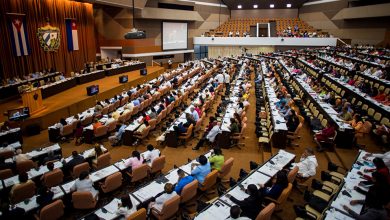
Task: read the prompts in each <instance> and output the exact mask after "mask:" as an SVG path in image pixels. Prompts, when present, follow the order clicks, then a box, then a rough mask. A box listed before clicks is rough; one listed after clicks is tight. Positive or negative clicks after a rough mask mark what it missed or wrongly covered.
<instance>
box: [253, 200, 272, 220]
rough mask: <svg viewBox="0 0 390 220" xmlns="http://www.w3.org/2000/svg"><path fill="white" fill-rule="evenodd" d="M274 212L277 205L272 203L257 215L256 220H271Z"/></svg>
mask: <svg viewBox="0 0 390 220" xmlns="http://www.w3.org/2000/svg"><path fill="white" fill-rule="evenodd" d="M274 210H275V203H273V202H271V203H270V204H268V205H267V206H266V207H264V208H263V209H262V210H261V212H260V213H259V214H258V215H257V217H256V220H270V219H271V216H272V213H273V212H274Z"/></svg>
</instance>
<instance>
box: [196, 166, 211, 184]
mask: <svg viewBox="0 0 390 220" xmlns="http://www.w3.org/2000/svg"><path fill="white" fill-rule="evenodd" d="M210 172H211V166H210V163H209V162H207V164H206V165H199V166H197V167H196V168H195V169H194V170H193V171H192V172H191V175H192V176H193V177H194V178H195V179H197V180H198V181H199V183H200V184H203V182H204V179H205V178H206V176H207V174H209V173H210Z"/></svg>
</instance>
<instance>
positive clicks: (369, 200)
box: [343, 190, 388, 220]
mask: <svg viewBox="0 0 390 220" xmlns="http://www.w3.org/2000/svg"><path fill="white" fill-rule="evenodd" d="M371 194H372V195H370V196H367V197H366V200H365V201H364V207H365V209H364V211H362V212H361V213H360V214H358V213H356V212H355V211H353V210H352V209H351V208H349V207H348V206H347V205H343V208H344V210H345V211H346V212H348V214H349V215H351V216H352V217H353V219H358V220H370V219H372V220H373V219H378V220H385V219H388V216H387V211H386V209H385V208H384V204H383V200H382V199H377V198H379V197H381V195H382V194H383V192H380V191H378V190H374V191H372V192H371ZM350 204H351V205H355V204H359V203H357V202H355V201H354V200H352V201H351V202H350Z"/></svg>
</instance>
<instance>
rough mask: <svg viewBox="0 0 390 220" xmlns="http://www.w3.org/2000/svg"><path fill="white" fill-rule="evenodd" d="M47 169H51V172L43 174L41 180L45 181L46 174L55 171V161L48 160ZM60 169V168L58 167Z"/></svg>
mask: <svg viewBox="0 0 390 220" xmlns="http://www.w3.org/2000/svg"><path fill="white" fill-rule="evenodd" d="M46 167H47V169H48V170H49V172H47V173H45V174H43V175H42V176H41V178H40V180H41V181H43V180H44V179H45V177H46V176H48V175H50V174H51V173H53V171H54V170H55V169H54V163H53V162H48V163H47V165H46ZM57 169H59V168H57Z"/></svg>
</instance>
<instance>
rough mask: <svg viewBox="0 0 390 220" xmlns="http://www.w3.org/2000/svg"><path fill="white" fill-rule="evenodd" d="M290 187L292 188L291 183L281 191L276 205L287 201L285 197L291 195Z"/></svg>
mask: <svg viewBox="0 0 390 220" xmlns="http://www.w3.org/2000/svg"><path fill="white" fill-rule="evenodd" d="M292 186H293V185H292V183H288V186H287V187H286V188H285V189H284V190H283V191H282V193H281V194H280V196H279V198H278V199H277V203H278V204H279V205H280V204H283V203H284V202H285V201H286V200H287V197H288V196H289V195H290V193H291V190H292Z"/></svg>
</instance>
